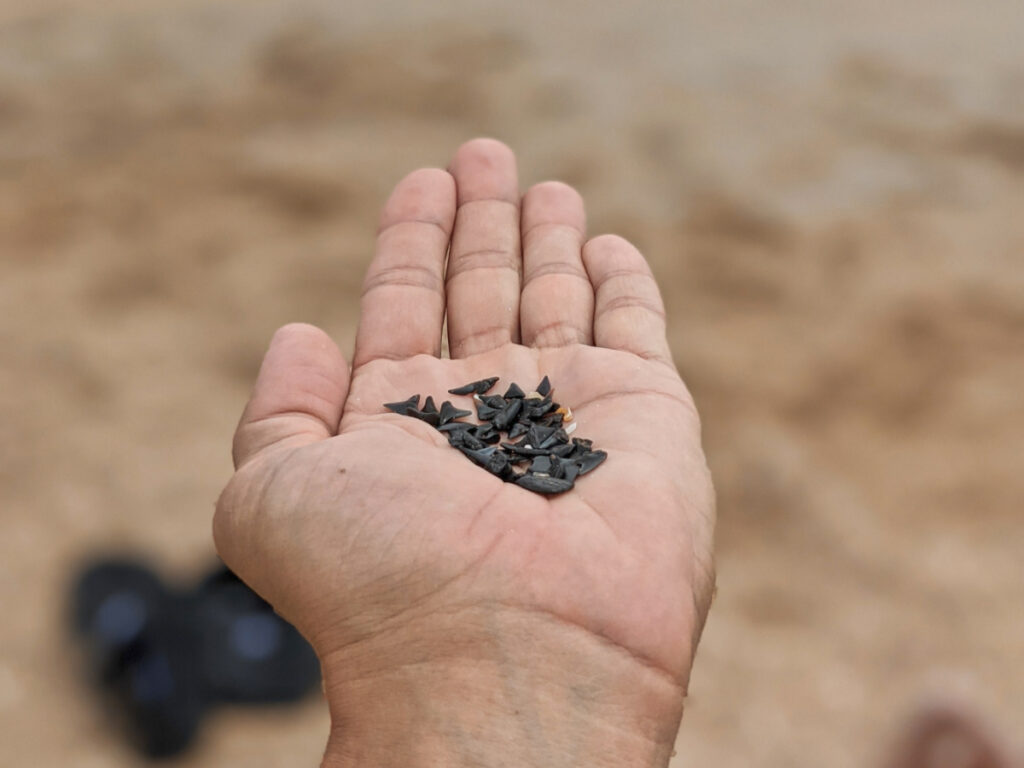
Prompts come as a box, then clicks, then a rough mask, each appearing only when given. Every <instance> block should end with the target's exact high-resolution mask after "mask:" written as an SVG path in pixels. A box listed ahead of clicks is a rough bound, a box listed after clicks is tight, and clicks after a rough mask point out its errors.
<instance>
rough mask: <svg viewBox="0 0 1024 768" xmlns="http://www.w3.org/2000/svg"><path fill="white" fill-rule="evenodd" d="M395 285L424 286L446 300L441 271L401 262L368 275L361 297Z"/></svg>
mask: <svg viewBox="0 0 1024 768" xmlns="http://www.w3.org/2000/svg"><path fill="white" fill-rule="evenodd" d="M416 275H420V276H421V279H418V278H417V277H415V276H416ZM393 285H402V286H409V287H411V288H423V289H425V290H428V291H430V292H431V293H436V294H439V295H440V297H441V300H442V301H444V294H443V291H442V290H441V287H442V285H443V279H442V277H441V275H440V273H439V271H438V270H437V269H432V268H430V267H426V266H423V265H420V264H400V265H398V266H394V267H387V268H385V269H381V270H379V271H376V272H374V273H372V274H371V275H368V276H367V279H366V283H365V284H364V285H363V292H362V294H360V298H366V296H367V295H368V294H370V293H372V292H373V291H375V290H376V289H378V288H386V287H389V286H393Z"/></svg>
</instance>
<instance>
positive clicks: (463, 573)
mask: <svg viewBox="0 0 1024 768" xmlns="http://www.w3.org/2000/svg"><path fill="white" fill-rule="evenodd" d="M504 538H505V531H499V532H497V533H496V534H495V535H494V538H493V539H492V540H491V541H490V543H489V544H488V545H487V546H486V547H485V548H484V550H483V551H482V552H481V553H480V554H479V555H478V556H477V557H475V558H474V559H473V560H472V561H470V562H469V563H468V564H467V565H466V567H465V568H463V569H462V570H460V571H458V572H457V573H455V574H454V575H452V576H450V577H448V578H446V579H445V580H444V581H442V582H441V583H440V584H438V585H437V586H435V587H433V588H431V589H430V590H429V591H428V592H426V593H424V594H422V595H419V596H418V597H417V598H416V599H415V600H413V601H412V602H410V604H409V605H407V606H406V607H404V608H402V609H401V610H400V611H398V612H396V613H393V614H391V615H389V616H385V617H383V618H380V617H375V618H374V620H373V622H372V623H373V625H374V627H375V629H374V632H373V633H368V634H365V635H363V636H362V637H358V638H354V639H353V640H351V641H349V642H346V643H343V644H342V645H338V646H335V647H334V648H332V649H331V650H329V651H327V652H326V653H325V654H324V665H325V666H326V665H327V661H328V659H329V658H330V657H331V656H334V655H336V654H338V653H341V652H342V651H345V650H349V649H351V648H354V647H356V646H358V645H360V644H363V643H367V642H370V641H372V640H373V639H374V638H375V637H377V636H379V635H380V634H384V633H393V632H398V631H400V630H402V629H404V628H405V627H407V626H410V625H412V624H414V623H415V622H416V621H418V620H420V619H421V618H422V617H421V616H419V615H412V616H410V614H412V613H413V612H414V611H416V610H417V609H419V608H422V606H423V604H424V603H427V602H429V601H430V600H432V599H433V598H435V597H437V596H438V595H440V594H442V593H444V592H445V591H446V590H448V589H449V588H450V587H451V586H452V585H454V584H455V583H456V582H458V581H461V580H462V579H464V578H466V577H467V576H469V575H470V574H471V573H473V572H474V571H476V570H478V569H479V568H480V566H481V565H482V564H483V563H484V562H486V560H487V559H488V558H489V557H490V556H491V554H492V553H493V552H494V550H495V549H496V548H497V547H498V545H499V544H500V543H501V541H502V540H503V539H504ZM472 608H474V606H473V605H471V604H465V603H457V604H455V605H453V606H450V607H448V608H442V609H440V610H441V612H442V613H459V612H462V611H465V610H471V609H472ZM436 612H437V611H436V610H435V613H436ZM360 618H363V619H364V620H365V617H361V616H360V615H359V614H356V615H354V616H349V617H348V621H350V622H353V623H355V622H358V621H359V620H360ZM330 629H331V628H325V630H324V631H325V632H327V631H329V630H330ZM311 641H312V640H311ZM316 644H318V643H314V645H316ZM442 658H443V657H442ZM436 661H437V659H436V658H435V659H429V660H423V661H418V662H407V663H406V664H428V663H436ZM406 664H403V665H402V666H405V665H406ZM356 679H362V678H356Z"/></svg>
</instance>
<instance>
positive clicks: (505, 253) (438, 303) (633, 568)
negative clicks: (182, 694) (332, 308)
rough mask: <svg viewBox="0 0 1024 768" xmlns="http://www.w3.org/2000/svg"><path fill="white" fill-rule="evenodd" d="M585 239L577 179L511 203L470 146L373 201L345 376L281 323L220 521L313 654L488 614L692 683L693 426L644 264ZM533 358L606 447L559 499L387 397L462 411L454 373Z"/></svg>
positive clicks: (525, 382)
mask: <svg viewBox="0 0 1024 768" xmlns="http://www.w3.org/2000/svg"><path fill="white" fill-rule="evenodd" d="M583 232H584V213H583V205H582V201H581V200H580V198H579V196H578V195H577V194H576V193H575V192H574V191H573V190H572V189H571V188H569V187H566V186H565V185H562V184H557V183H546V184H540V185H537V186H535V187H533V188H531V189H530V190H529V191H528V192H527V194H526V195H525V196H523V198H522V199H520V198H519V194H518V185H517V179H516V169H515V160H514V157H513V156H512V153H511V151H510V150H508V149H507V148H506V147H504V146H503V145H501V144H499V143H497V142H494V141H489V140H476V141H473V142H469V143H468V144H466V145H464V146H463V147H462V148H461V149H460V150H459V151H458V153H457V154H456V156H455V159H454V161H453V163H452V165H451V169H450V173H449V172H446V171H440V170H421V171H417V172H414V173H412V174H410V175H409V176H408V177H406V178H405V179H404V180H403V181H402V182H400V183H399V184H398V186H397V187H396V189H395V191H394V193H393V194H392V196H391V198H390V200H389V201H388V203H387V205H386V206H385V209H384V212H383V216H382V220H381V228H380V234H379V239H378V247H377V254H376V256H375V258H374V260H373V262H372V263H371V265H370V267H369V270H368V273H367V277H366V282H365V287H364V292H363V299H362V316H361V321H360V328H359V334H358V338H357V342H356V350H355V356H354V361H353V366H352V369H351V373H350V372H349V368H348V366H347V365H346V363H345V359H344V357H343V356H342V355H341V353H340V352H339V351H338V349H337V347H336V346H335V345H334V344H333V342H331V341H330V339H329V338H328V337H327V336H326V334H324V333H323V332H322V331H320V330H318V329H316V328H313V327H312V326H306V325H291V326H286V327H285V328H283V329H282V330H281V331H279V332H278V334H277V335H275V337H274V340H273V342H272V343H271V346H270V349H269V351H268V353H267V357H266V359H265V361H264V364H263V367H262V368H261V371H260V375H259V378H258V381H257V384H256V387H255V391H254V394H253V397H252V400H251V401H250V403H249V405H248V406H247V408H246V411H245V413H244V415H243V417H242V422H241V424H240V425H239V429H238V432H237V434H236V438H235V462H236V468H237V472H236V474H235V476H234V477H233V478H232V480H231V483H230V484H229V485H228V487H227V489H226V490H225V492H224V494H222V496H221V499H220V502H219V503H218V509H217V515H216V518H215V525H214V530H215V537H216V542H217V547H218V550H219V551H220V552H221V554H222V556H223V557H224V559H225V561H226V562H227V564H228V565H229V566H231V567H232V568H233V569H234V570H235V571H236V572H237V573H238V574H239V575H240V576H241V577H242V578H243V579H245V580H246V581H247V582H248V583H249V584H251V585H252V586H253V587H254V588H255V589H256V590H257V591H259V592H260V593H261V594H263V595H264V596H265V597H267V599H268V600H270V602H271V603H272V604H273V605H274V606H275V608H276V609H277V610H278V611H280V612H281V613H282V614H284V615H285V616H286V617H288V618H289V619H290V620H292V621H293V622H294V623H295V624H296V625H297V626H298V628H299V629H300V630H301V631H302V632H303V633H304V634H305V635H306V636H307V637H308V638H309V639H310V640H311V642H312V643H313V645H314V647H315V648H316V649H317V651H318V653H319V654H320V656H321V659H322V660H323V661H324V664H325V669H326V668H327V667H328V666H330V667H331V668H332V669H334V668H337V667H338V666H341V667H345V666H346V665H348V666H349V667H351V671H350V672H344V671H343V672H340V673H337V674H340V675H341V676H342V677H344V676H345V675H346V674H351V675H353V676H356V675H365V674H370V673H376V672H377V671H379V668H382V667H384V666H386V665H387V664H389V663H397V664H402V663H407V661H408V659H409V658H420V659H421V658H423V657H424V656H432V655H438V656H444V655H449V654H454V655H458V654H463V653H467V654H472V653H476V652H477V649H474V648H473V643H474V642H475V640H474V638H477V637H479V638H484V637H485V635H486V631H485V630H482V629H480V627H481V622H482V621H483V620H482V619H481V617H489V618H488V619H487V620H486V621H483V623H487V621H489V620H490V619H491V618H495V617H497V619H496V620H500V621H499V623H498V624H495V625H496V626H498V625H500V626H506V624H505V623H502V622H505V620H506V619H509V620H510V621H514V622H515V623H517V625H520V626H526V627H531V626H536V627H537V628H538V631H540V629H539V628H540V627H546V626H549V625H555V626H558V627H560V628H562V629H561V630H560V631H565V632H567V633H575V634H578V635H580V636H581V637H585V638H591V639H593V640H595V641H596V642H599V643H601V644H605V645H609V646H613V647H615V648H616V649H617V652H622V651H624V652H626V653H628V655H629V656H630V657H631V658H634V659H636V660H638V661H639V662H641V663H642V664H643V665H644V666H645V667H648V668H652V669H654V670H656V672H657V674H660V675H664V676H666V677H667V678H669V679H671V680H673V681H675V682H676V683H677V684H678V685H679V686H680V688H682V687H684V686H685V681H686V678H687V675H688V672H689V668H690V664H691V661H692V653H693V648H694V645H695V642H696V638H697V636H698V634H699V631H700V627H701V625H702V623H703V617H704V614H705V612H706V609H707V604H708V601H709V599H710V590H711V586H712V582H713V572H712V566H711V534H712V527H713V516H714V501H713V495H712V490H711V485H710V481H709V478H708V475H707V470H706V466H705V463H704V458H703V454H702V452H701V448H700V436H699V422H698V419H697V415H696V412H695V410H694V408H693V404H692V401H691V399H690V397H689V394H688V392H687V390H686V388H685V386H684V385H683V383H682V381H681V380H680V378H679V376H678V374H677V373H676V370H675V368H674V366H673V364H672V361H671V356H670V353H669V351H668V347H667V344H666V341H665V327H664V312H663V308H662V304H661V299H660V297H659V294H658V290H657V286H656V284H655V283H654V280H653V278H652V277H651V273H650V270H649V268H648V267H647V265H646V263H645V261H644V259H643V257H642V256H641V255H640V254H639V253H638V252H637V251H636V250H635V249H634V248H633V247H632V246H631V245H629V244H628V243H626V242H625V241H624V240H622V239H621V238H617V237H610V236H605V237H599V238H595V239H593V240H590V241H588V242H586V243H584V233H583ZM446 262H447V269H446ZM445 318H447V326H448V339H449V349H450V353H451V357H450V359H445V358H441V357H440V353H441V341H442V326H443V323H444V320H445ZM545 375H547V376H548V377H549V378H550V380H551V382H552V384H553V387H554V393H553V394H554V398H555V399H556V400H557V401H558V402H560V403H562V404H564V405H568V406H570V407H571V408H572V409H573V412H574V414H575V417H576V421H577V423H578V431H577V433H576V436H579V437H585V438H589V439H592V440H593V441H594V445H595V447H596V448H600V449H602V450H605V451H607V452H608V456H609V458H608V460H607V461H606V462H605V463H604V464H602V465H601V467H600V468H599V469H597V470H596V471H594V472H592V473H590V474H588V475H586V476H585V477H582V478H580V479H578V480H577V483H576V485H575V487H574V489H573V490H571V491H569V492H568V493H565V494H563V495H559V496H553V497H547V496H540V495H537V494H534V493H531V492H529V491H526V490H524V489H522V488H520V487H518V486H516V485H515V484H512V483H505V482H502V481H501V480H500V479H498V478H496V477H494V476H493V475H490V474H489V473H487V472H486V471H484V470H482V469H481V468H479V467H477V466H475V465H473V464H472V463H471V462H470V461H468V460H467V459H466V458H465V457H464V456H463V455H462V454H461V453H460V452H458V451H455V450H453V449H452V448H451V447H450V446H449V445H448V442H447V440H446V438H445V436H444V435H443V434H441V433H439V432H438V431H436V430H435V429H434V428H432V427H430V426H429V425H427V424H425V423H423V422H421V421H418V420H416V419H411V418H408V417H404V416H400V415H396V414H393V413H390V412H388V411H386V410H385V409H384V408H383V407H382V404H383V403H385V402H390V401H398V400H404V399H406V398H408V397H409V396H410V395H413V394H421V395H422V396H424V397H425V396H426V395H433V396H434V398H435V399H436V400H437V401H438V403H440V402H441V400H442V399H451V400H453V402H454V403H455V404H456V405H458V406H461V407H463V408H467V409H469V407H470V406H469V402H470V401H469V399H468V398H459V397H455V396H450V395H448V394H447V390H449V389H451V388H453V387H457V386H459V385H462V384H464V383H466V382H469V381H473V380H477V379H482V378H486V377H489V376H500V378H501V380H500V382H499V383H498V385H497V387H498V388H499V389H498V391H503V389H504V388H505V387H507V386H508V384H509V383H511V382H513V381H515V382H517V383H519V384H520V385H521V386H523V388H524V389H527V390H528V389H530V388H532V387H533V386H535V385H536V384H537V382H539V381H540V379H541V378H542V377H543V376H545ZM530 631H532V630H527V631H526V632H525V635H527V636H528V635H529V634H530ZM394 638H401V642H400V643H399V642H398V641H396V640H394ZM455 638H458V639H457V640H456V639H455ZM481 642H485V640H483V639H481ZM366 647H371V648H373V649H374V652H373V653H372V654H365V653H357V652H355V651H354V650H353V649H359V648H366ZM409 648H413V649H415V650H414V651H407V650H403V649H409ZM403 654H405V655H403ZM371 655H372V659H369V658H368V657H369V656H371Z"/></svg>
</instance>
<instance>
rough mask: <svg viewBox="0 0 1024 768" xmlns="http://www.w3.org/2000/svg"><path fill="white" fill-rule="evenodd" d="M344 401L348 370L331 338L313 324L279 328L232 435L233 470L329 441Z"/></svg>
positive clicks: (346, 392) (334, 431) (295, 324)
mask: <svg viewBox="0 0 1024 768" xmlns="http://www.w3.org/2000/svg"><path fill="white" fill-rule="evenodd" d="M347 396H348V367H347V366H346V365H345V358H344V356H343V355H342V354H341V351H340V350H339V349H338V347H337V345H336V344H335V343H334V341H332V340H331V337H330V336H328V335H327V334H326V333H324V332H323V331H321V330H320V329H319V328H317V327H315V326H312V325H305V324H303V323H293V324H291V325H286V326H284V327H283V328H281V329H280V330H278V331H277V333H275V334H274V338H272V339H271V340H270V348H269V349H268V350H267V354H266V356H265V357H264V358H263V365H262V366H260V372H259V375H258V376H257V377H256V386H255V387H254V388H253V393H252V397H251V398H250V399H249V403H248V405H246V406H245V411H244V412H243V413H242V419H241V421H240V422H239V424H238V429H237V430H236V431H235V439H234V444H233V446H232V456H233V458H234V461H235V469H238V468H239V467H241V466H242V465H243V464H245V463H246V462H248V461H251V460H252V459H253V458H255V457H256V456H258V455H260V454H262V453H264V452H266V451H268V450H271V449H273V448H279V447H282V446H299V445H306V444H309V443H315V442H317V441H319V440H326V439H327V438H328V437H331V436H332V435H334V434H335V433H336V432H337V427H338V421H339V420H340V419H341V411H342V408H343V407H344V405H345V398H346V397H347Z"/></svg>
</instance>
